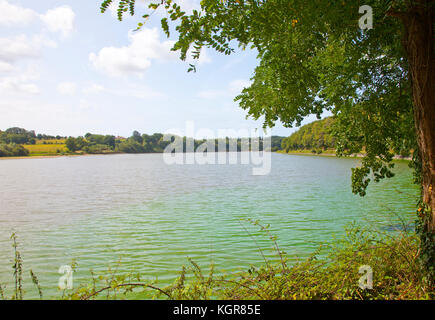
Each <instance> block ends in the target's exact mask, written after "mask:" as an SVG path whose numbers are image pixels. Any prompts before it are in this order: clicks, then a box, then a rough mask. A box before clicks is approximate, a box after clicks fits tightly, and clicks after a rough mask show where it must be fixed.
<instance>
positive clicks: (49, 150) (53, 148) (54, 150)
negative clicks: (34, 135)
mask: <svg viewBox="0 0 435 320" xmlns="http://www.w3.org/2000/svg"><path fill="white" fill-rule="evenodd" d="M23 147H24V148H26V149H27V150H29V153H30V155H54V154H59V153H61V152H66V151H67V148H66V146H65V144H34V145H23Z"/></svg>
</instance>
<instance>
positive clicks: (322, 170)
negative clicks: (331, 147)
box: [0, 154, 418, 298]
mask: <svg viewBox="0 0 435 320" xmlns="http://www.w3.org/2000/svg"><path fill="white" fill-rule="evenodd" d="M357 164H358V160H357V159H338V158H334V157H313V156H292V155H282V154H272V171H271V173H270V174H269V175H266V176H253V175H252V168H251V167H250V166H249V165H241V164H239V165H172V166H169V165H166V164H165V163H164V161H163V158H162V154H142V155H110V156H82V157H58V158H45V159H23V160H16V159H15V160H12V159H10V160H1V161H0V181H1V182H0V257H1V260H0V283H3V284H5V283H8V288H9V290H10V289H12V287H13V284H12V272H13V270H12V263H13V249H12V246H11V241H10V240H9V237H10V235H11V233H12V232H16V233H17V235H18V240H19V244H20V251H21V254H22V257H23V259H24V268H25V277H28V273H29V271H28V270H29V269H33V271H34V272H35V274H36V275H37V276H38V278H39V280H40V283H41V285H42V288H43V291H44V294H45V295H44V298H51V297H54V296H58V295H59V291H58V290H57V289H56V288H57V283H58V279H59V276H60V275H59V274H58V269H59V267H60V266H61V265H68V264H70V263H71V261H72V260H73V259H75V260H76V261H77V262H78V270H77V272H76V273H75V274H74V281H75V282H74V284H75V285H77V284H79V283H80V282H81V281H82V280H83V279H85V278H89V270H90V269H93V270H94V271H101V270H104V269H106V268H107V266H108V265H112V266H114V265H116V261H118V260H119V259H120V260H121V261H122V264H121V266H120V270H122V271H130V270H133V269H134V270H135V271H138V272H141V273H142V274H143V275H145V276H146V277H147V278H149V279H156V278H158V279H159V282H161V283H167V282H168V281H172V280H173V279H175V278H176V276H177V275H178V272H179V270H180V269H181V266H182V265H183V264H187V263H188V261H187V257H191V258H192V259H193V260H194V261H196V262H197V263H198V264H200V265H201V266H204V267H208V266H209V265H210V263H214V265H215V267H216V269H217V270H219V271H223V270H224V271H226V272H231V271H236V270H241V269H246V268H247V267H249V265H251V264H254V265H256V264H257V265H258V264H260V263H261V262H262V257H261V255H260V254H259V250H258V246H260V247H262V248H263V249H264V250H265V252H266V254H268V255H271V254H272V252H271V250H269V249H270V248H271V247H272V245H273V244H272V243H271V242H270V241H269V240H268V239H267V237H266V236H265V235H263V234H261V233H259V232H257V231H256V230H257V228H255V227H253V226H251V225H250V224H249V223H247V222H243V221H241V220H240V219H242V218H245V219H246V218H252V219H259V220H260V221H261V222H262V223H263V224H270V225H271V232H272V233H273V234H274V235H276V236H278V243H279V245H280V247H281V249H282V250H284V251H286V252H287V254H288V256H289V257H290V258H291V259H297V258H303V257H306V256H307V255H309V254H310V253H312V252H313V251H314V250H315V249H316V248H317V247H318V246H319V244H321V243H331V242H332V241H335V240H334V237H335V238H340V237H342V236H343V234H344V228H345V226H346V225H347V224H349V223H351V222H353V221H356V222H360V223H363V224H370V225H371V227H373V228H385V227H387V228H388V226H391V225H393V224H395V223H397V221H396V220H397V219H396V218H395V216H396V215H398V216H400V217H402V218H404V219H406V220H407V221H412V220H413V219H414V210H415V202H416V198H417V195H418V188H417V187H416V186H415V185H413V184H412V173H411V170H410V169H409V168H408V166H407V163H405V162H397V163H396V169H395V172H396V176H395V177H394V178H393V179H389V180H386V181H382V182H381V183H379V184H373V185H371V186H370V187H369V191H368V194H367V196H366V197H364V198H361V197H359V196H355V195H353V194H352V193H351V188H350V174H351V171H350V168H352V167H354V166H356V165H357ZM252 237H254V238H255V240H256V241H253V239H252ZM26 289H27V291H28V293H27V295H26V296H25V297H27V298H32V297H36V292H35V290H34V289H33V288H31V287H29V288H26ZM7 291H8V289H7Z"/></svg>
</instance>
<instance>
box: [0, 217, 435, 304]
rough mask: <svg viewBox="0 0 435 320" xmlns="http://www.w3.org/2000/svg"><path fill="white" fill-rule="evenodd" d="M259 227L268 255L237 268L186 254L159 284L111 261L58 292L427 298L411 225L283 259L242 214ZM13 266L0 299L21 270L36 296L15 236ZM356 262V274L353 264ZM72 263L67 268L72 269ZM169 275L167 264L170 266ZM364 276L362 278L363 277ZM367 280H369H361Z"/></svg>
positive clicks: (18, 293)
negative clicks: (219, 267)
mask: <svg viewBox="0 0 435 320" xmlns="http://www.w3.org/2000/svg"><path fill="white" fill-rule="evenodd" d="M250 222H251V223H253V224H255V225H256V226H258V228H260V230H261V231H262V232H265V233H266V234H267V235H268V236H269V237H270V239H271V244H273V246H274V250H275V253H276V259H274V260H267V259H266V258H265V257H264V255H263V251H262V249H261V248H259V254H261V255H263V257H264V263H263V264H262V265H260V266H251V268H250V269H249V270H246V271H245V272H241V273H238V274H228V275H222V274H220V275H218V276H216V275H215V274H216V273H215V271H214V269H213V266H211V267H210V269H208V270H202V269H201V268H200V267H199V266H198V265H197V264H196V263H195V262H194V261H191V260H189V261H190V262H189V265H188V266H187V267H184V266H183V267H182V268H181V272H180V274H179V277H178V278H177V279H176V280H175V281H174V282H173V284H172V285H170V286H166V287H160V286H159V283H157V282H149V281H144V280H142V276H141V275H140V274H136V273H128V272H119V271H117V270H118V267H116V268H108V270H107V271H106V272H103V273H99V274H95V273H93V272H91V276H90V279H89V282H88V283H83V284H81V285H80V286H79V287H77V288H75V289H72V290H65V291H63V292H61V293H60V294H59V297H57V298H58V299H84V300H88V299H125V298H131V297H134V298H138V297H139V298H143V299H151V298H158V299H181V300H184V299H187V300H191V299H231V300H233V299H242V300H249V299H267V300H276V299H285V300H288V299H290V300H291V299H334V300H335V299H337V300H341V299H358V300H367V299H382V300H384V299H386V300H395V299H433V298H434V288H432V287H430V286H429V285H428V284H427V281H426V277H425V273H424V269H423V268H422V266H421V264H420V262H419V254H420V251H419V240H418V237H417V236H416V235H415V234H414V233H413V232H404V231H397V232H393V233H391V232H390V233H383V234H380V233H378V232H372V231H368V230H366V229H362V228H359V227H357V226H351V227H349V228H348V229H347V232H346V237H345V238H344V239H343V241H341V242H340V243H338V244H337V245H334V246H325V247H323V248H319V249H318V250H317V251H316V252H315V253H313V254H312V255H311V257H309V258H308V259H305V260H303V261H300V262H297V263H293V264H291V265H290V264H288V261H287V258H286V254H285V253H284V252H282V251H281V250H280V248H279V247H278V244H277V240H276V238H275V237H274V236H273V235H270V232H269V229H268V227H265V226H262V225H261V224H260V223H259V222H258V221H250ZM12 241H13V245H14V247H15V249H16V251H15V259H14V265H13V268H14V273H13V275H12V278H11V280H12V281H11V283H9V284H7V285H5V284H3V285H1V286H0V287H1V290H0V293H1V297H2V299H22V298H25V292H24V291H23V289H22V287H23V274H24V273H26V272H30V279H31V280H32V282H33V284H34V290H35V291H36V292H37V293H38V294H39V295H40V296H41V298H42V297H43V292H42V291H41V287H40V284H39V281H38V278H37V275H35V274H33V272H32V271H31V270H29V271H27V270H25V268H24V265H25V264H24V263H23V259H22V257H21V255H20V253H19V250H18V247H17V242H16V238H15V236H13V237H12ZM362 266H366V267H365V269H364V268H363V270H362V273H360V272H361V267H362ZM367 266H368V267H369V268H371V270H372V271H373V284H372V289H363V288H361V287H360V281H361V280H360V278H361V277H363V276H364V275H365V272H367ZM75 267H76V266H74V264H73V268H75ZM174 277H175V271H174ZM363 282H364V281H363ZM367 284H369V283H367Z"/></svg>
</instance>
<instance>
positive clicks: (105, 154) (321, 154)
mask: <svg viewBox="0 0 435 320" xmlns="http://www.w3.org/2000/svg"><path fill="white" fill-rule="evenodd" d="M157 153H162V152H144V153H122V152H112V153H82V154H59V155H56V154H52V155H34V156H32V155H29V156H18V157H0V161H1V160H21V159H50V158H59V157H82V156H107V155H116V154H157ZM273 153H278V154H284V155H293V156H311V157H313V156H315V157H337V155H336V154H335V153H323V152H322V153H313V152H297V151H291V152H282V151H280V150H279V151H274V152H273ZM363 157H364V154H361V153H358V154H355V155H350V156H345V157H341V158H356V159H361V158H363ZM393 160H395V161H411V160H412V158H411V157H402V156H398V155H396V156H394V157H393Z"/></svg>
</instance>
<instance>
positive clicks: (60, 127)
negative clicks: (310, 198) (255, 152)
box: [0, 0, 314, 136]
mask: <svg viewBox="0 0 435 320" xmlns="http://www.w3.org/2000/svg"><path fill="white" fill-rule="evenodd" d="M181 2H182V4H183V6H184V8H185V9H186V10H191V9H192V8H194V7H195V6H197V1H196V0H184V1H181ZM100 3H101V1H99V0H95V1H89V0H60V1H54V0H39V1H34V0H0V95H1V97H2V98H1V99H0V112H1V117H0V129H1V130H4V129H6V128H8V127H12V126H19V127H24V128H26V129H29V130H30V129H33V130H35V131H36V132H37V133H47V134H60V135H73V136H77V135H84V134H85V133H86V132H92V133H101V134H115V135H121V136H129V135H130V134H131V132H132V131H133V130H138V131H140V132H142V133H148V134H149V133H154V132H167V131H168V130H171V129H178V130H181V131H183V130H184V128H185V123H186V121H193V122H194V124H195V128H197V129H199V128H208V129H211V130H214V131H216V132H217V130H218V129H233V130H240V129H254V128H261V125H262V123H261V121H253V120H246V118H245V117H246V111H244V110H242V109H241V108H239V107H238V105H237V103H235V102H233V98H234V97H235V96H236V95H237V94H238V93H239V92H240V91H241V90H242V88H243V87H244V86H247V85H248V84H249V79H250V78H251V77H252V73H253V71H254V68H255V66H256V65H257V60H256V54H255V52H253V51H248V50H246V51H243V52H237V53H236V54H234V55H231V56H225V55H221V54H218V53H215V52H213V51H212V50H211V49H208V50H206V51H205V52H203V57H202V58H201V60H200V62H199V63H198V66H197V72H196V73H187V68H188V63H187V62H183V61H181V60H179V59H178V54H177V53H171V52H170V51H169V50H168V49H169V48H170V47H171V44H172V42H171V41H173V40H174V39H167V38H166V36H164V35H163V33H162V32H161V30H160V28H159V25H160V19H159V18H160V17H161V16H160V17H159V14H161V13H159V14H157V15H154V16H153V17H152V18H151V19H150V20H149V21H148V22H147V23H146V25H145V27H144V28H143V29H142V30H141V31H139V32H132V30H133V29H135V28H136V25H137V23H138V22H139V21H140V20H139V17H140V16H141V14H140V13H141V11H144V10H145V5H144V4H141V3H139V6H138V8H137V11H138V13H137V17H129V18H126V19H125V20H124V21H123V22H119V21H117V20H116V18H115V11H114V10H111V11H110V10H109V12H107V13H105V14H101V13H100V11H99V6H100ZM313 119H314V118H310V119H309V120H307V121H306V122H309V121H310V120H313ZM292 131H294V129H288V128H284V127H282V126H281V125H280V124H277V126H276V127H275V128H274V129H273V130H272V133H273V134H276V135H285V136H287V135H289V134H290V133H291V132H292Z"/></svg>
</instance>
